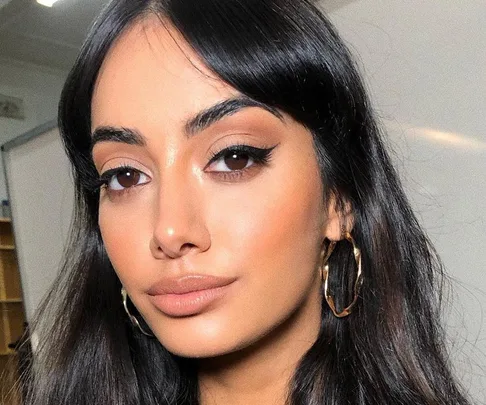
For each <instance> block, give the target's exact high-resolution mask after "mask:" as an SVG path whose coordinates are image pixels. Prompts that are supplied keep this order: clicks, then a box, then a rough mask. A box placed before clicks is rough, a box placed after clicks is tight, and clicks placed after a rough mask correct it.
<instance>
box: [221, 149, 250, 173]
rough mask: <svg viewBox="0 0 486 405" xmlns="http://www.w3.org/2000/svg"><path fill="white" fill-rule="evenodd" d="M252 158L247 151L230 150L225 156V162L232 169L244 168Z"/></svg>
mask: <svg viewBox="0 0 486 405" xmlns="http://www.w3.org/2000/svg"><path fill="white" fill-rule="evenodd" d="M250 160H251V158H250V157H249V156H248V154H246V153H241V152H230V153H228V155H226V156H225V158H224V164H225V165H226V167H228V169H230V170H243V169H244V168H245V167H247V166H248V162H249V161H250Z"/></svg>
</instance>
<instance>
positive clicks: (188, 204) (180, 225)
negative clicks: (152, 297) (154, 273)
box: [152, 161, 209, 257]
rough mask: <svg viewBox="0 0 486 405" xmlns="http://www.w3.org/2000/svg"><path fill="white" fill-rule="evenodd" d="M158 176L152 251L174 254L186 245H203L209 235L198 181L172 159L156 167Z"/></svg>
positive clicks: (206, 242) (185, 247)
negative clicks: (170, 162)
mask: <svg viewBox="0 0 486 405" xmlns="http://www.w3.org/2000/svg"><path fill="white" fill-rule="evenodd" d="M159 177H160V179H159V185H158V191H157V204H156V211H155V213H154V214H155V215H154V225H153V241H152V248H153V249H154V252H155V254H157V255H160V254H163V255H167V256H170V257H177V256H180V255H182V254H183V253H184V252H185V251H187V250H188V248H199V249H201V250H204V249H206V248H207V246H208V240H209V238H208V235H207V230H206V227H205V223H204V218H203V212H202V207H201V205H200V203H201V195H200V194H201V193H200V192H199V187H198V182H197V181H196V179H195V178H193V176H191V175H190V172H189V171H187V168H184V167H182V166H181V165H178V164H176V163H175V162H174V161H173V162H172V164H168V165H165V166H164V167H163V169H161V170H160V173H159Z"/></svg>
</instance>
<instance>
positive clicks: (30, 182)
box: [4, 129, 74, 320]
mask: <svg viewBox="0 0 486 405" xmlns="http://www.w3.org/2000/svg"><path fill="white" fill-rule="evenodd" d="M4 154H5V156H4V158H5V169H6V173H7V184H8V190H9V196H10V200H11V209H12V218H13V225H14V232H15V244H16V247H17V255H18V262H19V267H20V275H21V279H22V289H23V295H24V302H25V311H26V316H27V320H31V319H32V315H33V313H34V312H35V310H36V308H37V307H38V305H39V303H40V301H41V300H42V298H43V297H44V295H45V294H46V292H47V290H48V288H49V286H50V285H51V283H52V281H53V280H54V278H55V275H56V274H57V272H58V269H59V264H60V261H61V257H62V252H63V249H64V242H65V240H66V238H67V235H68V229H69V225H70V221H71V214H72V206H73V198H74V195H73V184H72V180H71V176H70V167H69V163H68V159H67V157H66V155H65V153H64V149H63V148H62V144H61V141H60V138H59V131H58V130H57V129H53V130H50V131H49V132H46V133H45V134H43V135H40V136H38V137H35V138H33V139H31V140H30V141H29V142H26V143H24V144H22V145H20V146H17V147H15V148H13V149H10V150H8V151H6V152H4Z"/></svg>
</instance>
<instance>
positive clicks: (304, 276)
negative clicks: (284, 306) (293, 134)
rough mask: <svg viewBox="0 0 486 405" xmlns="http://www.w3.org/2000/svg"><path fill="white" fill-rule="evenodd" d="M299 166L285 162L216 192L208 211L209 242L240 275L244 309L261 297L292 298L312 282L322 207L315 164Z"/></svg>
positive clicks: (266, 298)
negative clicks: (229, 191) (227, 192)
mask: <svg viewBox="0 0 486 405" xmlns="http://www.w3.org/2000/svg"><path fill="white" fill-rule="evenodd" d="M304 168H305V170H304ZM304 168H301V167H299V166H294V167H286V168H285V169H284V170H282V171H281V172H279V173H275V172H273V173H272V174H271V178H270V176H269V179H268V181H266V180H262V181H261V182H259V183H258V185H256V184H252V185H251V186H250V187H248V191H247V192H244V191H242V192H241V193H240V191H238V192H237V193H235V195H233V196H232V197H231V198H230V197H228V196H226V197H225V198H224V199H221V198H220V199H219V203H218V205H217V206H215V208H214V211H213V212H212V214H211V216H212V217H214V218H217V221H216V220H215V221H214V227H215V228H216V230H215V232H213V233H212V235H213V236H214V240H213V245H214V246H215V247H218V249H219V250H220V254H221V256H222V257H223V256H226V257H231V258H232V259H231V260H232V264H231V266H232V267H233V268H234V267H235V266H236V267H237V271H238V272H239V273H240V274H241V275H242V278H241V281H242V282H243V283H244V284H245V289H244V290H243V291H244V296H245V297H246V299H247V300H248V302H247V308H246V309H250V308H249V307H250V306H252V311H255V309H256V308H255V303H257V302H260V304H261V301H262V300H265V301H268V302H269V303H270V302H271V301H272V300H284V299H285V300H288V301H289V302H290V301H292V300H293V301H294V304H295V300H297V299H301V298H303V296H304V295H305V293H306V292H308V291H309V289H310V288H311V285H312V284H313V283H314V280H315V275H316V274H317V270H316V265H317V263H316V260H317V257H318V253H319V252H318V250H319V248H320V246H321V242H322V240H321V233H322V232H321V229H322V218H323V212H324V211H323V203H322V192H321V190H322V188H321V183H320V178H319V176H318V171H317V168H315V171H314V170H313V166H312V165H310V166H309V165H307V166H304ZM303 179H306V180H305V181H303ZM277 180H278V181H277ZM216 207H217V208H216ZM297 296H299V297H297ZM270 307H271V308H273V309H275V308H277V307H278V306H276V305H270Z"/></svg>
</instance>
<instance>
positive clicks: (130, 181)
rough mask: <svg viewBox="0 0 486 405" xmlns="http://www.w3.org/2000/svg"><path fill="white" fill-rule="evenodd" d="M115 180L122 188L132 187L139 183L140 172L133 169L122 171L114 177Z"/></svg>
mask: <svg viewBox="0 0 486 405" xmlns="http://www.w3.org/2000/svg"><path fill="white" fill-rule="evenodd" d="M116 180H117V182H118V184H120V186H122V187H123V188H129V187H133V186H136V185H137V184H138V182H139V181H140V172H139V171H137V170H133V169H128V170H124V171H123V172H121V173H119V174H117V175H116Z"/></svg>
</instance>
